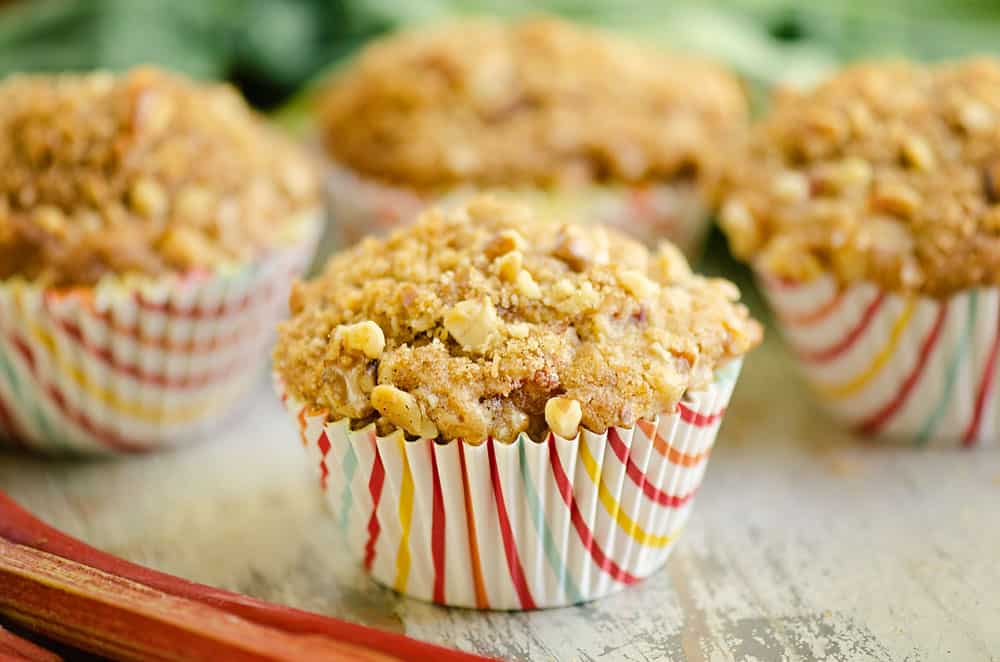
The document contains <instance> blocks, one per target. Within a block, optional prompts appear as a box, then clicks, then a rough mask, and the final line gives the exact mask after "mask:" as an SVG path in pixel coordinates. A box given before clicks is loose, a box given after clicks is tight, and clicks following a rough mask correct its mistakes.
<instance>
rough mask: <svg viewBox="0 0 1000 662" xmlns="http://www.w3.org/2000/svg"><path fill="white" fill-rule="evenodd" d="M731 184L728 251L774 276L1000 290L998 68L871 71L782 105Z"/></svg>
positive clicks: (927, 289)
mask: <svg viewBox="0 0 1000 662" xmlns="http://www.w3.org/2000/svg"><path fill="white" fill-rule="evenodd" d="M729 177H730V178H731V179H730V181H729V182H728V185H729V187H730V193H729V195H728V198H727V200H726V203H725V204H724V206H723V210H722V214H721V220H722V225H723V228H724V230H725V231H726V233H727V234H728V235H729V240H730V244H731V246H732V248H733V250H734V252H735V253H736V254H737V255H739V256H741V257H743V258H746V259H752V260H754V261H755V262H756V264H757V265H758V267H759V268H761V269H763V270H764V271H766V272H768V273H771V274H773V275H777V276H780V277H784V278H788V279H792V280H798V281H804V280H809V279H812V278H814V277H816V276H817V275H819V274H821V273H832V274H833V275H835V276H836V277H837V278H838V279H840V280H841V281H842V282H844V283H851V282H856V281H859V280H867V281H872V282H875V283H877V284H878V285H880V286H882V287H884V288H886V289H888V290H890V291H898V292H918V293H923V294H928V295H932V296H947V295H948V294H949V293H952V292H955V291H957V290H960V289H963V288H968V287H974V286H978V285H997V284H1000V63H998V62H997V61H996V60H992V59H973V60H966V61H959V62H954V63H947V64H942V65H938V66H925V65H918V64H912V63H906V62H876V63H866V64H861V65H858V66H855V67H853V68H850V69H847V70H846V71H844V72H843V73H841V74H839V75H837V76H836V77H834V78H833V79H831V80H829V81H827V82H826V83H824V84H822V85H820V86H818V87H817V88H815V89H814V90H812V91H809V92H805V93H794V92H786V93H782V94H780V95H778V96H777V97H776V98H775V101H774V106H773V109H772V110H771V112H770V114H769V115H768V116H767V118H766V119H764V120H763V121H762V122H761V123H760V124H759V125H758V126H756V127H755V128H754V130H753V133H752V136H751V138H750V146H749V153H748V154H747V155H745V157H744V158H743V159H741V160H740V161H738V162H734V164H733V168H732V172H731V173H730V174H729Z"/></svg>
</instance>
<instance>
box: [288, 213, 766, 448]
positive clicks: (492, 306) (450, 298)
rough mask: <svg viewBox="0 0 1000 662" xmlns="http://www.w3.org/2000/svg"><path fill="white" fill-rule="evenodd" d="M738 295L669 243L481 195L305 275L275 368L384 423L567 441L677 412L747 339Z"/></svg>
mask: <svg viewBox="0 0 1000 662" xmlns="http://www.w3.org/2000/svg"><path fill="white" fill-rule="evenodd" d="M738 298H739V292H738V290H737V289H736V287H735V286H734V285H733V284H732V283H729V282H728V281H725V280H720V279H711V278H703V277H701V276H696V275H693V274H692V273H691V271H690V269H689V268H688V264H687V262H686V261H685V259H684V257H683V256H682V255H681V253H680V252H679V251H678V250H677V248H675V247H674V246H673V245H671V244H663V245H662V246H661V247H660V249H659V251H658V252H657V253H655V254H651V253H650V252H649V251H648V250H647V249H646V248H645V247H643V246H642V245H641V244H639V243H637V242H634V241H632V240H629V239H627V238H625V237H624V235H621V234H618V233H616V232H614V231H611V230H608V229H604V228H601V227H599V226H588V227H580V226H577V225H565V224H558V223H553V222H547V221H546V220H543V219H538V218H532V217H531V216H530V212H528V211H527V208H525V207H520V206H516V205H511V204H509V203H502V202H500V201H499V200H497V199H494V198H488V197H480V198H475V199H473V200H471V201H470V202H469V203H468V204H467V205H465V206H463V207H457V208H455V209H453V210H450V211H447V212H445V211H441V210H438V209H431V210H429V211H426V212H425V213H423V214H422V215H421V217H420V218H419V219H418V221H417V222H416V223H415V224H414V225H411V226H409V227H406V228H403V229H401V230H398V231H396V232H395V233H394V234H392V235H390V236H389V237H388V238H386V239H382V240H377V239H367V240H365V241H364V242H362V243H361V244H359V245H357V246H355V247H353V248H351V249H350V250H348V251H346V252H344V253H341V254H339V255H337V256H335V257H333V258H332V259H331V260H330V261H329V263H328V264H327V266H326V269H325V271H324V272H323V274H322V275H321V276H319V277H318V278H316V279H315V280H313V281H311V282H307V283H300V284H298V285H297V286H296V288H295V289H294V291H293V293H292V296H291V308H292V318H291V319H290V320H289V321H287V322H285V323H284V324H283V325H282V326H281V328H280V332H279V340H278V345H277V348H276V349H275V354H274V358H275V368H276V370H277V372H278V374H279V375H280V377H281V378H282V379H283V380H284V382H285V385H286V388H287V389H288V391H289V393H290V394H291V395H292V396H293V397H295V398H296V399H297V400H299V401H301V402H304V403H306V404H308V405H311V406H313V407H317V408H321V409H326V410H327V411H328V415H329V417H330V419H341V418H350V419H352V421H353V424H354V425H355V426H356V427H357V426H359V425H364V424H367V423H369V422H371V421H375V422H376V425H377V429H378V430H379V432H380V433H382V434H387V433H389V432H390V431H393V430H397V429H402V430H404V431H405V432H406V433H408V434H411V435H420V436H425V437H436V436H440V437H441V438H443V439H454V438H459V437H460V438H463V439H465V440H466V441H469V442H478V441H482V440H483V439H485V438H486V437H487V436H488V435H490V436H492V437H493V438H495V439H497V440H499V441H504V442H510V441H513V440H514V439H516V437H517V435H518V434H519V433H521V432H527V433H528V434H530V435H531V436H532V437H534V438H536V439H538V438H539V436H540V435H541V434H542V432H543V431H544V430H545V429H546V428H551V429H552V430H553V431H555V432H557V433H558V434H560V435H562V436H564V437H572V436H574V435H575V434H576V431H577V427H578V425H580V424H582V425H583V426H584V427H586V428H588V429H590V430H593V431H595V432H602V431H604V430H605V429H606V428H608V427H609V426H629V425H632V424H634V423H635V422H636V420H638V419H642V418H652V417H654V416H656V415H657V414H659V413H661V412H669V411H673V409H674V407H675V406H676V404H677V403H678V401H679V400H680V399H681V397H682V396H683V395H684V393H685V391H687V390H688V389H698V388H700V387H704V386H706V385H707V384H708V383H709V382H710V381H711V380H712V379H713V373H714V371H715V369H716V368H717V367H720V366H721V365H722V364H723V363H725V362H726V361H727V360H729V359H731V358H733V357H736V356H739V355H741V354H743V353H744V352H746V351H748V350H749V349H750V348H751V347H753V346H754V345H756V344H757V343H758V342H759V340H760V337H761V329H760V326H759V325H758V324H757V322H755V321H754V320H753V319H751V318H750V317H749V314H748V313H747V310H746V308H745V307H744V306H743V305H742V304H739V303H737V300H738Z"/></svg>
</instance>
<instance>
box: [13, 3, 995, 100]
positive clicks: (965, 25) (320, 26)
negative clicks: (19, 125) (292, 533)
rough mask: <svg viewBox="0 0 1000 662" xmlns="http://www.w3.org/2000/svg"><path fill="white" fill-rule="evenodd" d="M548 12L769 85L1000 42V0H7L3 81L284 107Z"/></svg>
mask: <svg viewBox="0 0 1000 662" xmlns="http://www.w3.org/2000/svg"><path fill="white" fill-rule="evenodd" d="M540 11H549V12H553V13H559V14H563V15H566V16H570V17H573V18H576V19H579V20H582V21H586V22H590V23H594V24H597V25H601V26H605V27H610V28H615V29H620V30H623V31H626V32H632V33H635V34H637V35H641V36H643V37H645V38H647V39H650V40H653V41H658V42H661V43H664V44H667V45H670V46H672V47H674V48H678V49H690V50H697V51H702V52H705V53H708V54H711V55H713V56H716V57H718V58H720V59H722V60H725V61H728V62H729V63H731V64H732V65H733V66H734V67H736V68H737V69H738V70H739V71H741V72H742V73H743V74H744V75H745V76H746V77H747V78H748V79H749V80H751V81H752V82H754V83H755V84H756V85H755V89H756V91H757V93H758V94H759V93H760V90H762V89H763V88H764V87H766V85H767V84H770V83H773V82H775V81H778V80H787V81H790V82H807V81H809V80H813V79H815V78H816V77H817V76H820V75H822V74H823V72H825V71H827V70H828V69H829V68H830V67H831V66H833V65H835V64H836V63H838V62H841V61H844V60H849V59H854V58H858V57H865V56H874V55H895V54H906V55H911V56H914V57H919V58H930V59H933V58H941V57H947V56H954V55H958V54H962V53H967V52H973V51H991V50H997V49H998V48H1000V41H998V40H997V38H996V37H997V35H998V33H1000V2H997V0H964V1H962V0H959V1H958V2H949V1H948V0H911V1H904V0H840V1H838V2H808V1H805V0H800V1H799V2H791V1H787V0H785V1H782V0H729V1H728V2H722V1H719V2H688V1H675V2H649V1H638V0H550V1H549V2H541V3H534V2H523V1H513V2H502V1H501V0H492V1H491V0H464V1H460V0H414V1H400V2H395V1H392V0H0V75H5V74H8V73H11V72H14V71H22V70H31V71H40V70H42V71H53V70H79V69H92V68H95V67H103V68H112V69H120V68H124V67H128V66H129V65H132V64H137V63H145V62H155V63H159V64H162V65H165V66H168V67H171V68H174V69H178V70H181V71H184V72H187V73H189V74H192V75H195V76H199V77H204V78H221V79H228V80H231V81H233V82H235V83H236V84H237V85H239V86H240V87H241V88H242V89H243V90H244V92H245V94H246V95H247V97H248V98H249V99H250V101H251V102H252V103H254V104H255V105H256V106H258V107H259V108H262V109H274V108H278V107H280V106H282V105H283V104H285V103H287V102H288V101H289V100H290V99H293V98H295V96H296V94H297V93H299V92H300V91H301V90H302V89H304V88H306V87H307V86H308V83H309V82H310V81H312V80H315V79H316V77H317V76H318V75H319V74H320V73H321V72H322V71H324V70H325V69H326V68H327V67H330V66H335V65H336V63H338V62H340V61H343V59H344V58H346V57H348V56H349V55H350V54H351V53H352V52H354V51H355V50H356V49H357V48H358V47H359V46H360V45H361V44H363V43H364V42H365V40H367V39H369V38H371V37H373V36H376V35H378V34H381V33H383V32H385V31H387V30H392V29H394V28H397V27H400V26H403V25H409V24H412V23H414V22H420V21H432V20H438V19H441V18H444V17H447V16H450V15H454V14H470V13H498V14H503V15H516V14H525V13H534V12H540Z"/></svg>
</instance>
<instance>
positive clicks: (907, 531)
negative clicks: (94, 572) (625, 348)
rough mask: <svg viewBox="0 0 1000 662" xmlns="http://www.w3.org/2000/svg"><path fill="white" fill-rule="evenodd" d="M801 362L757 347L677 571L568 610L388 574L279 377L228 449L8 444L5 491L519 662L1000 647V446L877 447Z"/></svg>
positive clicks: (167, 555)
mask: <svg viewBox="0 0 1000 662" xmlns="http://www.w3.org/2000/svg"><path fill="white" fill-rule="evenodd" d="M792 374H793V373H792V371H791V369H790V367H789V365H788V362H787V359H785V358H784V354H783V352H782V351H781V348H780V347H779V346H778V343H777V342H776V341H769V342H768V343H767V344H766V345H765V346H764V347H763V348H762V349H761V350H759V351H757V352H755V353H754V355H753V356H751V358H750V359H749V361H748V362H747V367H746V370H745V373H744V377H743V379H742V381H741V383H740V384H739V386H738V387H737V392H736V397H735V399H734V402H733V404H732V406H731V408H730V414H729V415H728V417H727V421H726V423H725V425H724V427H723V430H722V433H721V441H720V444H719V447H718V450H717V451H716V453H715V455H714V456H713V458H712V460H711V466H710V467H709V470H708V477H707V481H706V485H705V487H704V488H703V490H702V493H701V494H700V495H699V497H698V503H697V504H696V506H695V512H694V515H693V517H692V520H691V524H690V525H689V526H688V529H687V531H685V532H684V535H683V538H682V541H681V543H680V545H679V547H678V549H677V551H676V553H675V555H674V557H673V558H672V559H671V560H670V562H669V563H668V566H667V568H666V569H665V570H664V571H663V572H661V573H659V574H658V575H656V576H655V577H653V578H652V579H650V580H648V581H646V582H644V583H643V584H641V585H639V586H637V587H634V588H632V589H629V590H627V591H625V592H622V593H619V594H618V595H615V596H612V597H610V598H607V599H605V600H602V601H598V602H596V603H593V604H590V605H584V606H581V607H575V608H568V609H560V610H552V611H545V612H536V613H530V614H505V613H477V612H473V611H463V610H446V609H442V608H438V607H434V606H431V605H426V604H421V603H418V602H414V601H411V600H406V599H401V598H397V597H396V596H395V595H393V594H392V593H391V592H390V591H387V590H385V589H382V588H380V587H378V586H376V585H374V584H373V583H371V582H370V581H369V580H368V579H367V578H366V577H365V576H364V575H363V574H362V573H361V572H360V570H359V569H358V568H357V567H356V566H355V565H354V564H353V563H351V562H350V561H349V560H348V559H346V558H344V555H343V552H342V546H341V545H340V542H339V540H338V538H337V534H336V532H335V530H334V528H333V527H332V526H326V525H325V519H324V516H323V512H322V509H321V508H320V505H319V501H318V499H317V498H316V496H315V492H314V489H313V486H312V483H311V482H310V479H309V473H308V469H307V467H306V466H305V464H304V462H303V458H302V454H301V452H300V451H301V449H300V448H299V447H298V445H297V444H296V442H295V435H294V433H293V431H292V427H291V426H290V425H289V424H288V422H286V421H285V419H284V416H283V414H282V413H281V412H280V410H279V408H278V405H277V403H276V401H275V400H274V398H273V396H271V394H270V392H269V389H268V387H267V386H266V385H265V384H263V383H262V385H261V389H260V391H259V393H257V394H256V396H255V399H254V401H253V402H252V406H249V407H247V408H246V409H245V410H244V411H243V412H242V413H241V414H240V415H238V416H236V417H234V419H233V421H232V423H231V425H230V426H229V431H228V432H227V433H225V434H220V435H219V438H218V439H215V440H214V441H212V442H210V443H206V444H203V445H201V446H198V447H194V448H189V449H185V450H183V451H181V452H177V453H172V454H164V455H157V456H152V457H143V458H132V459H126V460H121V461H104V462H89V463H84V464H80V463H66V462H52V461H40V460H32V459H29V458H25V457H15V456H9V455H8V456H0V487H2V488H3V489H4V490H7V491H8V492H9V493H11V494H12V495H13V496H14V497H15V498H18V499H20V500H21V501H22V502H23V503H25V504H26V505H27V506H29V507H30V508H31V509H32V510H34V511H35V512H37V513H39V514H40V515H42V516H43V517H44V518H45V519H47V520H48V521H50V522H52V523H53V524H55V525H57V526H59V527H60V528H62V529H64V530H66V531H67V532H69V533H71V534H73V535H76V536H79V537H81V538H83V539H85V540H87V541H88V542H91V543H93V544H95V545H97V546H99V547H102V548H104V549H107V550H109V551H111V552H113V553H116V554H120V555H122V556H125V557H127V558H129V559H132V560H135V561H138V562H141V563H146V564H149V565H152V566H155V567H157V568H161V569H164V570H167V571H170V572H173V573H176V574H180V575H183V576H185V577H190V578H192V579H197V580H200V581H204V582H209V583H213V584H217V585H221V586H225V587H228V588H233V589H236V590H240V591H245V592H248V593H251V594H253V595H257V596H260V597H263V598H266V599H269V600H275V601H279V602H285V603H288V604H292V605H296V606H299V607H304V608H307V609H312V610H317V611H322V612H325V613H329V614H332V615H334V616H338V617H342V618H348V619H353V620H357V621H361V622H364V623H368V624H372V625H375V626H378V627H382V628H387V629H393V630H397V631H405V632H408V633H410V634H411V635H413V636H416V637H419V638H422V639H427V640H430V641H436V642H441V643H444V644H448V645H452V646H457V647H459V648H463V649H466V650H472V651H479V652H483V653H488V654H493V655H497V656H500V657H505V658H510V659H529V658H530V659H541V660H546V659H558V660H644V661H645V660H691V661H693V660H713V661H714V660H867V659H872V660H941V659H953V660H1000V562H998V558H1000V453H998V452H996V451H993V452H978V453H963V452H917V453H915V452H910V451H907V450H902V449H901V450H893V449H884V448H878V447H872V446H865V445H859V444H858V443H857V442H855V441H854V440H852V439H851V438H850V437H849V436H848V435H846V434H845V433H842V432H838V431H836V430H835V429H834V427H833V425H832V424H831V423H830V421H829V420H828V419H826V418H825V417H824V416H823V415H822V414H821V413H820V412H819V411H818V410H817V409H815V408H814V407H813V406H812V405H811V404H810V402H809V400H808V398H807V397H806V396H805V394H804V393H803V386H802V384H801V382H800V381H799V380H798V379H795V378H793V377H790V375H792Z"/></svg>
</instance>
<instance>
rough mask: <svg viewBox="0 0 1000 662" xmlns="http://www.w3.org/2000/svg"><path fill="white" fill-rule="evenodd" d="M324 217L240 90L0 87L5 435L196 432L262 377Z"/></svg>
mask: <svg viewBox="0 0 1000 662" xmlns="http://www.w3.org/2000/svg"><path fill="white" fill-rule="evenodd" d="M321 207H322V191H321V182H320V177H319V172H318V169H317V167H316V165H315V164H314V163H313V162H312V161H311V159H310V158H309V157H308V156H307V155H305V154H304V153H303V152H302V151H300V150H299V149H298V148H296V147H295V146H293V145H292V144H290V143H288V142H286V141H285V140H284V139H282V138H281V137H279V136H278V135H276V134H275V133H274V132H272V131H271V130H270V129H269V128H267V127H266V126H265V125H264V123H263V122H262V120H260V119H259V118H258V117H256V116H255V115H254V114H253V112H252V111H251V110H250V109H249V108H248V107H247V106H246V104H245V103H244V102H243V100H242V99H241V98H240V96H239V95H238V94H237V93H236V92H235V91H234V90H232V89H230V88H228V87H224V86H219V85H206V84H199V83H195V82H192V81H190V80H187V79H184V78H182V77H180V76H175V75H172V74H169V73H165V72H161V71H157V70H153V69H136V70H133V71H131V72H128V73H126V74H124V75H120V76H115V75H111V74H106V73H95V74H88V75H60V76H15V77H12V78H8V79H7V80H5V81H3V82H2V83H0V438H3V439H5V440H7V441H10V442H15V443H17V444H20V445H25V446H27V447H29V448H34V449H39V450H50V451H70V452H80V453H87V452H134V451H143V450H148V449H152V448H157V447H161V446H164V445H171V444H176V443H181V442H184V441H186V440H189V439H193V438H195V437H197V436H199V435H200V434H201V433H203V432H204V431H205V430H206V429H207V427H208V426H210V425H211V424H212V423H214V422H216V421H217V420H218V419H219V417H220V416H221V415H222V414H224V413H226V411H228V410H229V409H230V407H231V405H233V404H234V402H235V401H236V399H237V398H238V396H239V395H240V394H242V393H243V392H244V391H245V390H246V389H247V387H248V386H249V385H250V384H252V383H253V382H254V380H255V379H256V378H257V376H258V374H259V373H258V371H259V369H260V367H261V359H262V358H263V357H264V356H266V352H265V350H266V348H267V344H268V343H269V341H270V340H271V338H272V337H273V331H272V330H273V328H274V326H275V324H276V323H277V320H278V318H279V316H280V315H281V314H282V313H283V311H284V310H285V303H284V302H285V300H286V299H287V295H288V291H289V289H290V286H291V280H292V278H293V277H294V275H295V274H297V273H299V272H301V270H302V269H303V267H304V264H305V262H306V260H308V258H309V256H310V254H311V252H312V250H313V248H314V245H315V240H316V235H317V234H318V231H319V227H318V224H319V218H320V216H319V210H320V208H321Z"/></svg>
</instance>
